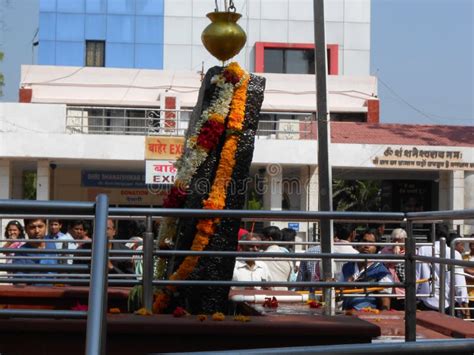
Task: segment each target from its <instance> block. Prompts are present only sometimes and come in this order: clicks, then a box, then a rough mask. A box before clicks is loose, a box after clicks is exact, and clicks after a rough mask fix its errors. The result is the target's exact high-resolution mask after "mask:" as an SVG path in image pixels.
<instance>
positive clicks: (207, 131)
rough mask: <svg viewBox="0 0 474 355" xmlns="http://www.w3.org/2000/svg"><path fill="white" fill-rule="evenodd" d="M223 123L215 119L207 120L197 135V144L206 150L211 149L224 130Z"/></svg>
mask: <svg viewBox="0 0 474 355" xmlns="http://www.w3.org/2000/svg"><path fill="white" fill-rule="evenodd" d="M224 129H225V127H224V125H223V124H221V123H219V122H216V121H210V120H209V121H207V122H206V123H204V125H203V126H202V128H201V131H200V132H199V136H198V137H197V144H198V145H199V146H201V147H202V148H204V149H206V150H207V151H211V150H213V149H214V148H215V147H216V145H217V143H219V138H220V137H221V135H222V132H224Z"/></svg>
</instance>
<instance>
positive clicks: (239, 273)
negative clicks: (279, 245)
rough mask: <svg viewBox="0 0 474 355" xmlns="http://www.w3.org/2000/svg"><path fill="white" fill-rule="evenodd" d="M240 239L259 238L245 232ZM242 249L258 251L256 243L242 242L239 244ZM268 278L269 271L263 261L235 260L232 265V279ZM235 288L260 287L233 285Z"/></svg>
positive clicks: (252, 279) (255, 279)
mask: <svg viewBox="0 0 474 355" xmlns="http://www.w3.org/2000/svg"><path fill="white" fill-rule="evenodd" d="M241 240H242V241H250V242H260V241H261V239H260V237H258V236H255V235H250V234H246V235H244V236H243V237H242V239H241ZM240 248H241V250H242V251H249V252H258V251H259V248H258V245H257V244H242V245H241V247H240ZM268 280H269V273H268V268H267V266H266V265H265V263H264V262H262V261H259V260H253V259H249V260H245V261H244V260H236V262H235V266H234V275H233V277H232V281H268ZM233 288H235V289H239V288H240V289H242V288H245V289H258V290H259V289H261V288H262V287H261V286H255V287H238V286H234V287H233Z"/></svg>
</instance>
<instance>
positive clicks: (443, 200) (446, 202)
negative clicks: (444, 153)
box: [438, 170, 451, 211]
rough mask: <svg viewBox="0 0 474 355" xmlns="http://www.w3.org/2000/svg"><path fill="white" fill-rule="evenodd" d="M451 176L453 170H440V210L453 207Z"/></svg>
mask: <svg viewBox="0 0 474 355" xmlns="http://www.w3.org/2000/svg"><path fill="white" fill-rule="evenodd" d="M450 176H451V171H446V170H442V171H440V172H439V188H438V192H439V193H438V208H439V210H440V211H447V210H449V209H450V208H451V207H450V205H451V204H450V200H451V198H450V187H449V185H450Z"/></svg>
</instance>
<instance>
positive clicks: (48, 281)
mask: <svg viewBox="0 0 474 355" xmlns="http://www.w3.org/2000/svg"><path fill="white" fill-rule="evenodd" d="M89 281H90V280H89V279H86V280H78V279H68V278H63V279H57V278H46V277H45V278H33V277H30V278H28V277H21V278H19V277H18V278H17V277H10V278H5V279H2V278H0V283H2V282H3V283H14V284H69V285H89ZM108 284H109V285H111V286H135V285H141V284H142V282H141V281H140V280H111V279H109V280H108Z"/></svg>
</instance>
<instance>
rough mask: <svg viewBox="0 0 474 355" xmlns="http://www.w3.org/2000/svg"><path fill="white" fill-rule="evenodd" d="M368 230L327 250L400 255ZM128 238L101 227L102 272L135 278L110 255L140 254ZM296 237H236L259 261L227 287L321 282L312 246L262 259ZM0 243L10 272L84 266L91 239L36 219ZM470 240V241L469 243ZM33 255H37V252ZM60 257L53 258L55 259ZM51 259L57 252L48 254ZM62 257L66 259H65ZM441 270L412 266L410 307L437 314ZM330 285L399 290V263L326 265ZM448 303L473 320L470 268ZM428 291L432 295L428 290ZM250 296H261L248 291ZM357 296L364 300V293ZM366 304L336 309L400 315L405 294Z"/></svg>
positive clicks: (340, 233) (84, 227)
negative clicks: (105, 252) (104, 242)
mask: <svg viewBox="0 0 474 355" xmlns="http://www.w3.org/2000/svg"><path fill="white" fill-rule="evenodd" d="M375 227H376V228H366V229H363V230H360V229H356V228H355V227H354V226H352V225H349V224H335V226H334V247H333V253H336V254H354V255H356V254H379V253H380V254H397V255H404V252H405V250H404V249H405V248H404V245H403V243H404V241H405V239H406V238H407V233H406V232H405V230H403V229H402V228H396V229H394V230H393V231H392V233H391V235H390V238H389V241H390V242H391V243H398V244H387V245H386V246H384V247H380V246H379V243H380V242H381V241H382V240H381V239H382V236H383V235H384V229H383V225H379V226H375ZM127 233H128V235H127V236H126V237H121V238H119V239H121V240H123V239H125V240H126V242H117V239H118V237H117V226H116V222H115V221H113V220H112V219H108V220H107V238H108V240H109V243H108V247H109V251H112V256H113V257H111V258H109V262H108V270H109V273H110V274H133V275H136V276H137V277H140V275H141V274H142V269H143V261H142V258H141V257H140V256H138V255H131V254H129V255H125V254H123V253H121V254H120V255H116V254H113V251H124V250H129V251H130V250H142V247H143V246H142V238H141V234H143V230H142V231H137V230H134V229H133V228H132V229H129V230H127ZM296 235H297V233H296V232H295V231H294V230H293V229H289V228H283V229H281V230H280V228H278V227H276V226H269V227H265V228H263V230H262V231H261V233H253V232H252V233H250V232H248V231H246V230H244V229H241V230H240V231H239V240H240V241H242V242H244V243H240V244H239V250H240V251H243V252H254V253H261V256H259V257H257V258H255V257H248V258H239V259H237V260H236V263H235V268H234V273H233V280H234V281H271V282H292V281H302V282H304V281H306V282H318V281H323V280H322V277H321V261H320V259H316V258H305V256H307V255H308V254H311V253H320V252H321V248H320V246H319V245H315V246H312V247H310V248H308V249H307V250H306V251H305V252H304V253H303V254H301V259H305V260H302V261H298V259H300V258H269V257H265V253H275V252H277V253H278V252H280V253H282V252H283V253H288V252H294V251H295V238H296ZM4 237H5V239H7V241H6V242H4V244H3V249H4V250H5V249H6V251H4V254H5V256H6V257H7V258H6V262H7V263H13V264H18V265H32V264H42V265H55V264H69V265H75V264H79V265H81V264H86V265H90V263H91V253H90V251H91V246H92V238H93V233H92V229H91V226H90V224H89V223H88V222H86V221H83V220H77V221H72V222H70V223H68V226H67V228H63V223H62V221H60V220H58V219H50V220H49V221H47V220H45V219H42V218H31V219H25V220H24V225H23V224H22V223H21V222H20V221H18V220H12V221H10V222H8V224H7V225H6V227H5V232H4ZM441 237H444V238H446V239H447V246H446V256H447V257H448V258H449V257H450V255H451V250H450V248H449V245H450V241H451V240H453V239H454V238H459V237H460V236H459V235H458V234H456V233H449V228H448V226H446V225H444V224H442V225H439V226H437V228H436V242H435V244H434V251H435V255H436V256H439V255H440V247H441V245H440V242H439V240H440V238H441ZM471 237H474V235H472V236H471ZM464 248H465V245H464V243H463V242H462V240H461V241H460V242H458V243H456V250H455V252H454V254H455V258H456V259H465V260H470V261H474V242H471V243H469V250H468V251H467V252H466V251H465V249H464ZM40 250H43V252H41V251H40ZM59 250H61V252H59ZM74 250H84V251H88V252H85V253H75V252H74ZM55 251H57V252H55ZM67 251H71V253H70V254H69V253H68V252H67ZM432 251H433V247H432V246H421V247H419V248H417V254H418V255H422V256H431V255H432ZM444 269H445V268H443V266H441V267H440V264H438V263H435V264H434V269H433V270H432V264H430V263H422V262H419V263H417V264H416V278H417V280H418V281H417V294H419V295H420V296H419V302H418V307H419V308H420V309H425V310H426V309H428V310H438V309H439V280H440V273H441V272H442V270H444ZM333 270H334V278H335V280H339V281H345V282H354V283H355V284H357V282H387V283H392V282H395V283H399V282H404V281H405V269H404V262H403V260H402V261H395V260H394V261H389V262H387V261H377V260H373V261H370V260H356V261H348V262H345V261H344V260H341V259H339V260H337V259H336V260H335V261H333ZM455 278H456V279H455V285H456V290H455V295H456V305H457V308H461V310H460V311H458V312H457V315H458V316H460V317H464V318H468V317H474V312H473V311H471V312H469V308H474V268H469V267H467V268H462V267H456V268H455ZM445 280H446V285H445V290H446V295H449V292H450V273H449V272H446V278H445ZM432 283H434V292H432V291H433V285H432ZM256 288H261V287H260V286H259V287H256ZM269 288H271V289H273V290H288V287H285V286H278V287H269ZM290 290H306V291H308V290H309V291H311V292H312V291H314V289H313V288H310V287H300V288H292V287H290ZM362 293H368V292H366V290H364V292H362ZM370 293H371V294H372V296H369V295H364V296H356V297H347V296H342V298H341V300H340V301H341V302H340V306H341V307H342V308H343V309H363V308H367V307H370V308H378V309H382V310H384V309H397V310H402V309H404V306H405V305H404V301H405V289H404V288H402V287H385V288H381V287H379V288H377V289H375V290H372V291H371V292H370ZM448 299H449V297H448V296H447V297H446V298H445V300H446V301H445V302H446V303H445V308H446V312H447V311H448V307H449V304H448Z"/></svg>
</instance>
